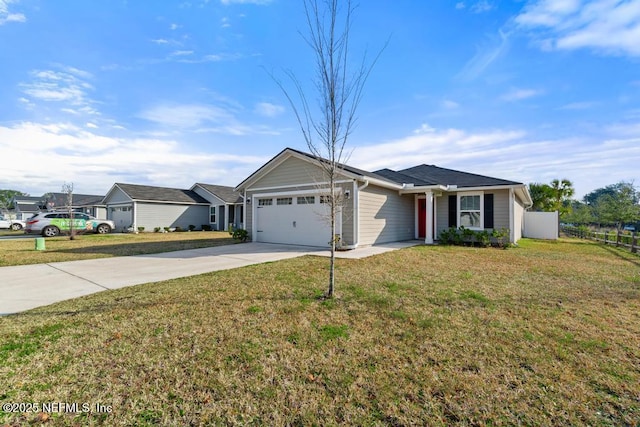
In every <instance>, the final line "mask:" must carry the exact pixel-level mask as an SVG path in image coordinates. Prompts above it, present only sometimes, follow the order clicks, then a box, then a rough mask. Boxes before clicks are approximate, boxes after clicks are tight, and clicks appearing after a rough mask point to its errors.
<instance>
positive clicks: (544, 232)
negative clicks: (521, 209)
mask: <svg viewBox="0 0 640 427" xmlns="http://www.w3.org/2000/svg"><path fill="white" fill-rule="evenodd" d="M559 222H560V221H559V219H558V211H554V212H525V213H524V233H523V237H529V238H532V239H547V240H556V239H557V238H558V235H559V234H558V226H559Z"/></svg>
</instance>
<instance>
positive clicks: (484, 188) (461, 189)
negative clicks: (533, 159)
mask: <svg viewBox="0 0 640 427" xmlns="http://www.w3.org/2000/svg"><path fill="white" fill-rule="evenodd" d="M523 186H524V184H512V185H487V186H482V187H457V188H452V187H449V189H448V190H447V188H446V186H445V188H443V190H445V191H448V192H450V193H465V192H469V191H486V192H488V193H490V192H492V191H493V190H508V189H513V188H520V187H523Z"/></svg>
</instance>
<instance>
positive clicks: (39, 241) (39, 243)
mask: <svg viewBox="0 0 640 427" xmlns="http://www.w3.org/2000/svg"><path fill="white" fill-rule="evenodd" d="M45 249H46V247H45V245H44V237H36V251H44V250H45Z"/></svg>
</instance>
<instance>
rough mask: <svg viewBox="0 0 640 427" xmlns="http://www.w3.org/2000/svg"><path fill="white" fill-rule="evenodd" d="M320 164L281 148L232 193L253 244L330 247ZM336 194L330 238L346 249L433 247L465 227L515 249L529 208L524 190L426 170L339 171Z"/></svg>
mask: <svg viewBox="0 0 640 427" xmlns="http://www.w3.org/2000/svg"><path fill="white" fill-rule="evenodd" d="M321 161H324V160H323V159H319V158H317V157H315V156H312V155H310V154H307V153H304V152H301V151H298V150H294V149H291V148H286V149H285V150H283V151H281V152H280V153H279V154H278V155H276V156H275V157H274V158H273V159H271V160H269V161H268V162H267V163H266V164H265V165H263V166H262V167H261V168H260V169H258V170H257V171H256V172H254V173H253V174H252V175H250V176H249V177H248V178H247V179H245V180H244V181H243V182H242V183H240V184H239V185H238V186H237V187H236V188H235V190H236V191H238V192H240V193H242V194H243V196H244V212H245V223H246V229H247V231H249V235H250V236H251V238H252V240H253V241H258V242H273V243H288V244H299V245H308V246H328V241H329V240H330V237H331V233H330V226H329V222H328V220H327V214H326V211H327V209H326V205H325V204H324V203H323V197H322V196H323V195H326V194H327V185H328V184H327V183H326V179H325V178H324V177H323V175H322V172H321V170H320V168H319V166H318V165H319V162H321ZM337 187H338V191H339V192H340V193H341V194H342V195H343V198H344V200H345V202H344V206H343V207H342V209H341V210H340V211H339V212H338V217H337V230H336V233H337V234H338V235H339V236H340V244H341V245H342V246H343V247H345V248H355V247H358V246H368V245H373V244H379V243H386V242H395V241H402V240H411V239H423V240H424V242H425V243H427V244H431V243H434V241H435V240H437V236H438V235H439V233H440V232H441V231H442V230H444V229H446V228H448V227H459V226H463V225H464V226H465V227H466V228H472V229H476V230H482V229H486V230H493V229H502V228H507V229H509V231H510V241H511V242H517V241H518V239H520V237H522V228H523V217H524V211H525V209H526V208H527V207H529V206H530V205H531V197H530V196H529V193H528V190H527V188H526V186H525V185H524V184H522V183H518V182H514V181H508V180H504V179H497V178H490V177H486V176H482V175H476V174H471V173H466V172H460V171H455V170H451V169H445V168H440V167H437V166H431V165H419V166H415V167H412V168H408V169H403V170H400V171H393V170H390V169H382V170H380V171H377V172H367V171H364V170H360V169H356V168H353V167H350V166H348V165H342V170H341V173H340V177H339V178H338V181H337Z"/></svg>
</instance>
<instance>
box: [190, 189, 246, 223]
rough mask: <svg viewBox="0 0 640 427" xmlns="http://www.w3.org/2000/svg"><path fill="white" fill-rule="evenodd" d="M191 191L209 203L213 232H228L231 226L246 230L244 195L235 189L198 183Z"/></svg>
mask: <svg viewBox="0 0 640 427" xmlns="http://www.w3.org/2000/svg"><path fill="white" fill-rule="evenodd" d="M191 191H193V192H195V193H197V194H198V195H200V196H201V197H203V198H204V199H206V200H207V201H208V202H209V204H210V206H209V224H210V225H211V228H212V229H213V230H228V229H229V224H231V225H233V227H235V228H244V209H243V199H242V195H241V194H240V193H238V192H237V191H235V190H234V189H233V187H226V186H224V185H212V184H200V183H196V184H194V185H193V186H192V187H191Z"/></svg>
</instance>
